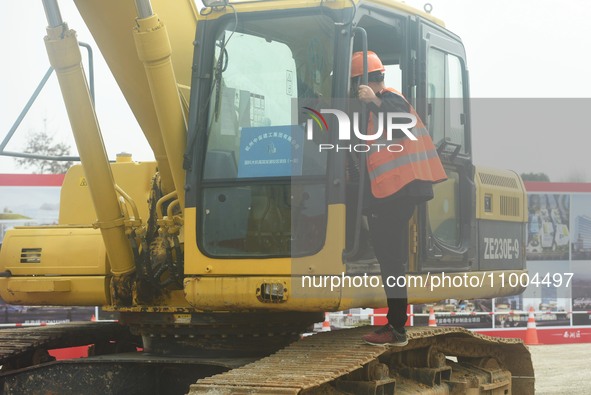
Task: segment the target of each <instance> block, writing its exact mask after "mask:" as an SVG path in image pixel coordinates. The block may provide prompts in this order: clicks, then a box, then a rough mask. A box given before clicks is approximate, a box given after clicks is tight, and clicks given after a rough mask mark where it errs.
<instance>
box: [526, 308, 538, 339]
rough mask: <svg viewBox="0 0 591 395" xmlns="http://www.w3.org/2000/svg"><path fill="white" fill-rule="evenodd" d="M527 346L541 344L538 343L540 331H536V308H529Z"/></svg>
mask: <svg viewBox="0 0 591 395" xmlns="http://www.w3.org/2000/svg"><path fill="white" fill-rule="evenodd" d="M525 344H540V342H539V341H538V330H537V329H536V318H535V317H534V308H533V307H530V308H529V316H528V317H527V330H526V331H525Z"/></svg>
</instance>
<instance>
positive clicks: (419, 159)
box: [351, 51, 447, 346]
mask: <svg viewBox="0 0 591 395" xmlns="http://www.w3.org/2000/svg"><path fill="white" fill-rule="evenodd" d="M367 61H368V70H367V71H368V84H367V85H360V84H359V80H360V77H361V75H362V73H363V53H362V52H356V53H354V54H353V59H352V65H351V87H352V93H353V95H354V96H356V97H357V98H358V99H359V100H360V101H362V102H364V103H366V104H367V109H368V112H369V114H368V115H369V117H368V119H369V122H368V131H367V133H368V134H372V132H373V131H372V129H373V128H374V124H376V122H375V121H374V119H375V118H376V116H377V114H379V113H383V114H384V115H385V114H387V113H388V112H390V113H392V112H398V113H407V114H408V113H410V114H412V115H414V116H415V117H416V119H417V124H416V126H415V127H414V128H413V129H412V130H411V131H412V134H413V135H414V136H416V138H417V140H411V139H410V138H409V137H408V136H407V135H406V134H405V133H404V132H403V131H402V130H396V131H394V133H393V135H392V137H393V139H394V140H395V141H385V142H384V143H385V144H386V145H387V144H389V143H390V144H391V143H396V144H399V145H400V147H403V149H402V150H392V151H400V152H390V151H389V150H387V149H379V150H377V149H374V150H373V151H370V152H368V153H367V157H366V159H367V160H366V166H365V171H366V172H367V173H366V176H367V180H368V182H367V183H366V188H367V192H366V193H365V196H366V200H368V201H367V202H366V204H365V207H367V210H366V212H367V214H368V222H369V232H370V236H371V242H372V245H373V249H374V253H375V255H376V258H377V260H378V262H379V264H380V269H381V273H382V283H383V284H384V289H385V290H386V298H387V301H388V315H387V318H388V324H387V325H385V326H383V327H381V328H379V329H378V330H377V331H375V332H373V333H370V334H367V335H365V336H364V337H363V340H365V342H367V343H369V344H374V345H394V346H404V345H406V344H407V343H408V340H407V337H406V330H405V329H404V326H405V324H406V320H407V317H406V310H407V290H406V286H404V287H397V286H396V279H398V278H399V277H401V276H404V275H405V267H404V265H405V264H406V262H407V261H408V248H409V247H408V223H409V220H410V218H411V217H412V215H413V213H414V211H415V208H416V206H417V205H418V204H420V203H424V202H426V201H428V200H430V199H432V198H433V183H436V182H440V181H443V180H445V179H446V178H447V177H446V175H445V171H444V169H443V166H442V164H441V161H440V160H439V156H438V155H437V151H436V149H435V146H434V145H433V142H432V141H431V138H430V136H429V132H428V131H427V129H426V128H425V126H424V125H423V123H422V121H421V120H420V118H419V117H418V115H417V114H416V112H415V110H414V108H413V107H412V106H411V105H410V104H409V103H408V102H407V101H406V99H405V98H404V96H402V94H401V93H399V92H397V91H396V90H394V89H392V88H387V87H386V86H385V84H384V71H385V68H384V66H383V64H382V62H381V60H380V58H379V57H378V56H377V55H376V54H375V53H374V52H372V51H368V54H367ZM384 123H385V122H384ZM379 138H380V139H384V138H386V134H385V133H382V134H381V137H379ZM368 143H371V141H368ZM376 145H377V144H376ZM398 283H399V284H400V282H398ZM404 284H406V283H405V282H404Z"/></svg>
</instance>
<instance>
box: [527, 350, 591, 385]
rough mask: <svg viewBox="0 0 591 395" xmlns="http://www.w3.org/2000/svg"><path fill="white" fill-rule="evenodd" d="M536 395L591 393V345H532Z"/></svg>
mask: <svg viewBox="0 0 591 395" xmlns="http://www.w3.org/2000/svg"><path fill="white" fill-rule="evenodd" d="M529 350H530V352H531V355H532V361H533V364H534V371H535V372H536V395H537V394H548V395H549V394H552V395H566V394H568V395H575V394H577V395H578V394H591V388H590V387H589V383H591V363H590V361H589V359H590V357H591V344H565V345H548V346H529Z"/></svg>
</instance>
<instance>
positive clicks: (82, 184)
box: [78, 177, 88, 187]
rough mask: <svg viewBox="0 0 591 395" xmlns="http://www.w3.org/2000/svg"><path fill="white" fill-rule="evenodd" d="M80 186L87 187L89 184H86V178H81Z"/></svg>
mask: <svg viewBox="0 0 591 395" xmlns="http://www.w3.org/2000/svg"><path fill="white" fill-rule="evenodd" d="M78 185H79V186H81V187H87V186H88V183H87V182H86V177H80V183H79V184H78Z"/></svg>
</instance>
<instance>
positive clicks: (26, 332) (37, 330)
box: [0, 322, 131, 373]
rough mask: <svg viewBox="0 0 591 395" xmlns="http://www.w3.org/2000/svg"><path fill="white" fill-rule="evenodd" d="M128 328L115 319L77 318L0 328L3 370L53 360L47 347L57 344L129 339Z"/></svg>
mask: <svg viewBox="0 0 591 395" xmlns="http://www.w3.org/2000/svg"><path fill="white" fill-rule="evenodd" d="M130 338H131V335H130V334H129V331H128V329H127V328H125V327H122V326H121V325H119V324H118V323H115V322H77V323H71V324H60V325H50V326H39V327H19V328H11V329H2V330H0V365H1V366H2V368H1V369H0V373H4V372H6V371H9V370H14V369H21V368H26V367H28V366H33V365H37V364H40V363H44V362H48V361H51V360H53V357H51V356H50V355H49V354H48V353H47V351H48V350H52V349H56V348H65V347H77V346H84V345H88V344H93V345H95V347H100V345H106V344H108V343H109V342H110V341H112V340H121V339H126V340H129V339H130Z"/></svg>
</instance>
